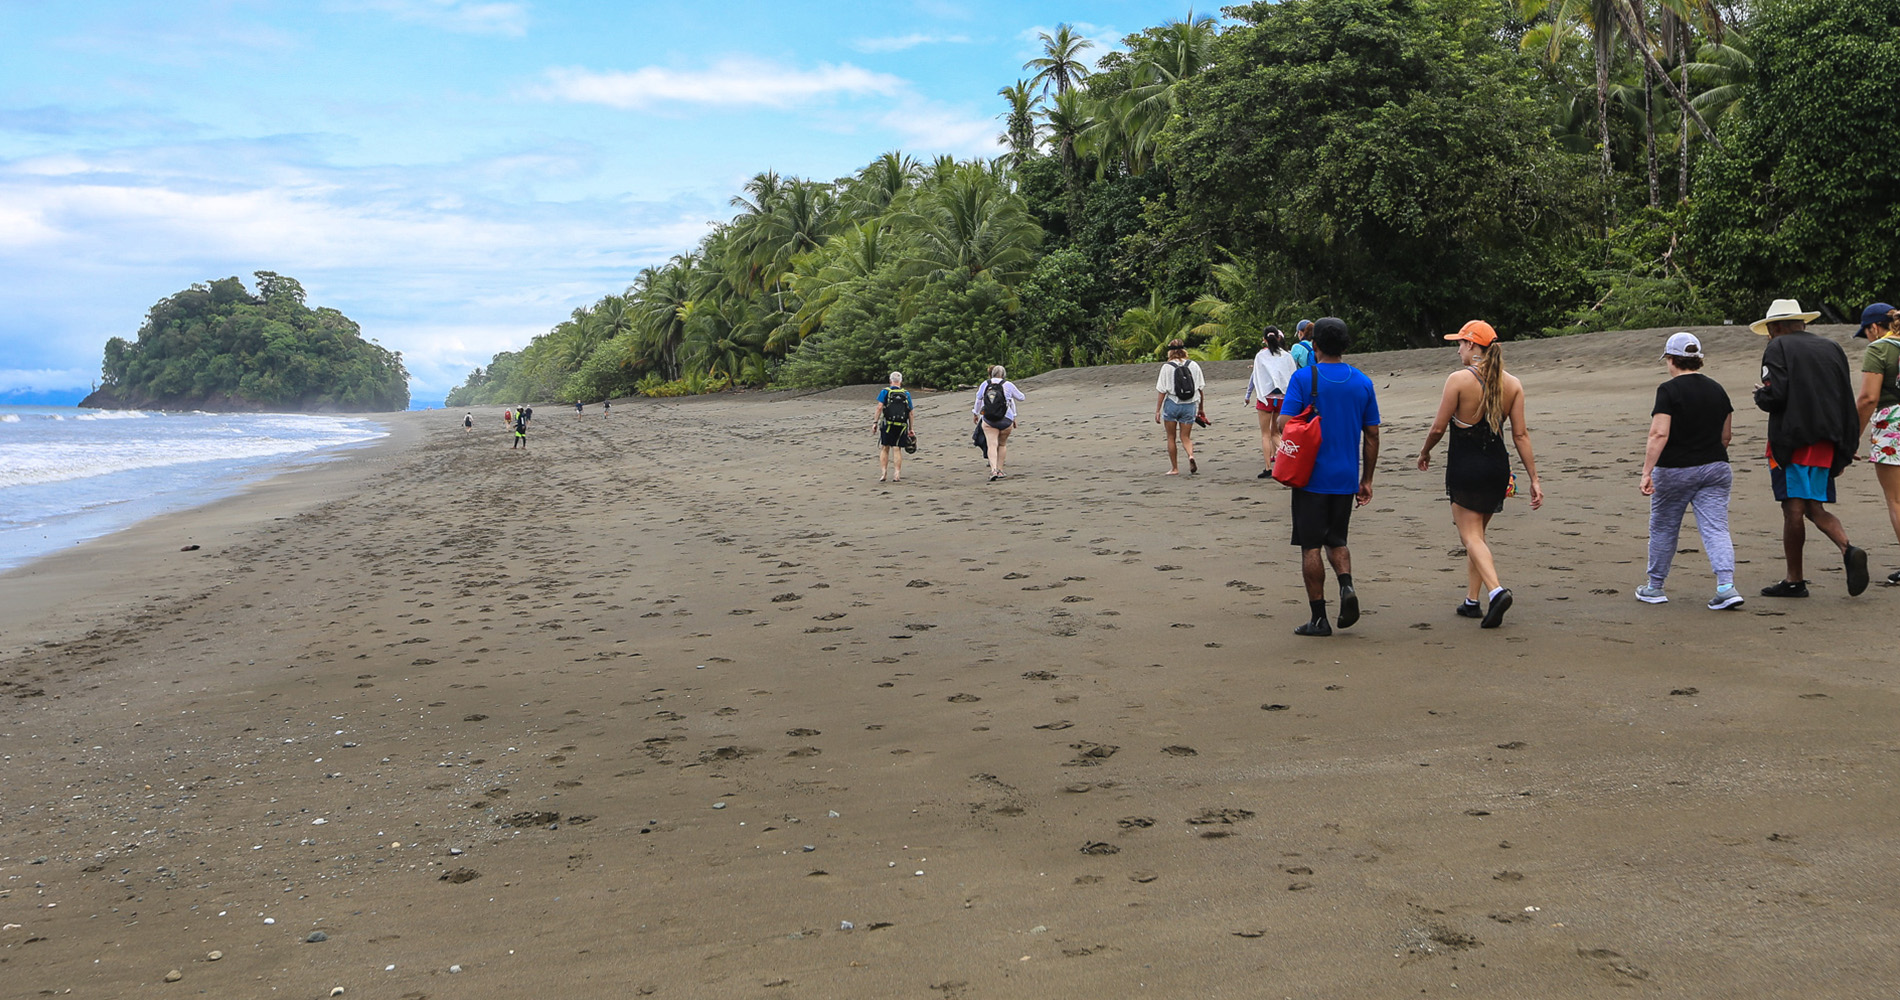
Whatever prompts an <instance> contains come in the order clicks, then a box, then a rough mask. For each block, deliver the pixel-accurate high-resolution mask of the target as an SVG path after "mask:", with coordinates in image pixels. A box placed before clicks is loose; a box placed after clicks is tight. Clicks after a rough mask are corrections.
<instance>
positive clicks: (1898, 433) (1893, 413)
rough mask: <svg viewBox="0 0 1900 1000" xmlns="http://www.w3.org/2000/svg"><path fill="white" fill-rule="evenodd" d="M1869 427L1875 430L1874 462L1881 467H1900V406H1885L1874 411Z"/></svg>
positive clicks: (1873, 436) (1873, 434) (1873, 435)
mask: <svg viewBox="0 0 1900 1000" xmlns="http://www.w3.org/2000/svg"><path fill="white" fill-rule="evenodd" d="M1869 426H1870V427H1871V428H1872V429H1873V433H1872V438H1873V460H1874V462H1875V463H1876V464H1879V465H1900V405H1896V406H1883V407H1881V408H1880V409H1878V410H1875V411H1874V418H1873V420H1872V421H1870V423H1869Z"/></svg>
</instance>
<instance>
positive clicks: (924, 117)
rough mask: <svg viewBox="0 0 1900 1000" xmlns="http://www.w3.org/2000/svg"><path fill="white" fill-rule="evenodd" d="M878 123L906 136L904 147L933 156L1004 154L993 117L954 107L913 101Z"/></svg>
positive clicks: (890, 112) (909, 101)
mask: <svg viewBox="0 0 1900 1000" xmlns="http://www.w3.org/2000/svg"><path fill="white" fill-rule="evenodd" d="M879 123H880V124H882V125H883V126H884V127H885V128H888V129H891V130H892V131H895V132H897V133H899V134H900V135H902V136H903V137H904V145H905V148H908V149H919V150H925V151H927V152H928V153H929V154H930V155H932V156H934V155H936V154H938V153H953V154H955V155H957V156H958V157H972V156H981V157H991V156H996V155H997V154H999V153H1001V152H1002V151H1003V147H1002V144H1001V143H999V142H998V141H997V138H996V137H997V135H998V134H999V133H1000V132H1001V131H1002V126H1001V125H1000V124H999V123H998V122H997V121H996V119H994V118H978V117H971V116H970V115H967V114H965V113H963V112H961V111H958V110H957V109H955V108H950V107H945V106H943V105H940V104H933V103H931V102H929V101H924V100H920V99H912V100H907V101H904V102H903V103H901V104H899V105H898V106H897V107H895V108H893V109H891V110H890V111H889V112H887V113H886V114H885V115H884V116H883V117H882V118H880V119H879Z"/></svg>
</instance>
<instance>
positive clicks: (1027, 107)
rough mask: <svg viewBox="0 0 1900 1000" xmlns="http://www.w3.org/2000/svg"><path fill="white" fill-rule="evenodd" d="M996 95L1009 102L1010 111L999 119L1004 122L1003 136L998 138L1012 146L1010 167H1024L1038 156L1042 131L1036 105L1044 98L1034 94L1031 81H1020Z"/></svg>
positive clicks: (999, 140)
mask: <svg viewBox="0 0 1900 1000" xmlns="http://www.w3.org/2000/svg"><path fill="white" fill-rule="evenodd" d="M996 93H997V95H998V96H1000V97H1002V98H1003V99H1004V100H1005V101H1008V102H1009V110H1008V111H1005V112H1003V113H1002V114H1001V115H998V116H997V117H999V118H1001V119H1003V134H1001V135H999V136H997V137H996V139H997V141H998V142H1001V143H1003V144H1004V145H1006V146H1008V147H1009V158H1010V165H1011V166H1016V167H1020V166H1022V165H1023V164H1024V163H1026V162H1028V160H1029V158H1030V157H1031V156H1034V155H1035V153H1036V138H1037V132H1038V131H1040V130H1039V129H1038V127H1037V125H1036V105H1038V104H1040V103H1042V98H1041V97H1038V96H1036V95H1035V94H1034V93H1032V92H1031V88H1030V85H1029V82H1028V81H1027V80H1017V81H1016V82H1015V83H1014V84H1013V85H1011V86H1008V87H1004V88H1003V89H1001V90H998V91H997V92H996Z"/></svg>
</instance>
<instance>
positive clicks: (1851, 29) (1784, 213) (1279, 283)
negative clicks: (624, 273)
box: [449, 0, 1900, 406]
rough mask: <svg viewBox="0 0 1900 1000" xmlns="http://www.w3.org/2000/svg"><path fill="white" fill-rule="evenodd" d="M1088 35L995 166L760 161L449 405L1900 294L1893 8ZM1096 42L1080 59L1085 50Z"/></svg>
mask: <svg viewBox="0 0 1900 1000" xmlns="http://www.w3.org/2000/svg"><path fill="white" fill-rule="evenodd" d="M1224 15H1225V17H1224V18H1223V19H1220V20H1217V19H1215V18H1212V17H1208V16H1197V15H1193V14H1190V15H1189V16H1188V18H1187V19H1185V20H1178V21H1171V22H1169V23H1167V24H1162V25H1158V26H1156V27H1152V28H1148V29H1146V30H1143V31H1141V32H1138V33H1136V34H1133V35H1129V36H1127V37H1126V38H1123V39H1121V40H1120V44H1119V46H1118V47H1117V48H1115V49H1113V50H1111V51H1104V50H1103V49H1102V47H1101V46H1100V45H1099V44H1098V43H1097V42H1095V41H1092V40H1090V39H1086V38H1083V37H1080V36H1079V35H1077V34H1076V33H1075V32H1074V31H1073V30H1071V29H1070V28H1068V27H1066V26H1063V27H1058V29H1057V30H1056V31H1055V32H1053V33H1050V34H1045V35H1043V36H1042V44H1043V55H1042V56H1041V57H1039V58H1036V59H1033V60H1031V61H1030V62H1029V63H1027V64H1025V65H1024V67H1023V69H1024V72H1025V74H1027V75H1026V78H1024V79H1019V80H1017V81H1015V82H1014V83H1011V84H1010V85H1008V86H1005V87H1003V88H1002V89H1001V90H999V91H998V94H999V96H1000V97H1001V98H1002V101H1003V107H1004V110H1003V112H1002V113H1001V114H1000V115H999V116H998V117H999V119H1000V120H1001V122H1002V131H1001V135H1000V136H999V137H998V139H999V143H1000V144H1001V145H1002V147H1003V148H1004V149H1005V150H1006V152H1005V153H1004V154H1003V155H1002V156H1000V157H999V158H997V159H996V160H994V161H989V162H982V161H973V162H956V161H954V160H953V159H950V158H939V159H936V160H934V161H930V162H924V161H920V160H918V159H916V158H913V157H911V156H907V155H905V154H903V153H901V152H892V153H887V154H885V155H883V156H881V157H879V158H878V159H877V160H875V161H874V162H872V163H870V164H868V165H866V166H865V167H864V168H863V169H861V170H859V171H858V172H857V173H856V174H854V175H853V176H850V177H845V178H841V179H837V180H833V181H819V180H808V179H803V178H798V177H782V176H780V175H778V174H776V173H771V172H767V173H762V174H759V175H757V176H756V177H754V178H753V179H752V181H751V182H750V183H748V184H747V185H746V188H745V191H744V193H743V194H741V195H740V196H738V197H735V198H734V199H733V200H732V204H733V206H734V207H735V208H736V209H737V210H738V211H737V214H736V215H735V216H734V217H733V218H732V219H731V220H730V221H729V222H727V223H725V224H722V225H718V226H715V227H714V228H713V230H712V231H711V232H710V233H708V234H707V235H706V237H705V238H704V239H703V240H702V241H701V242H700V244H699V246H698V247H697V248H696V249H694V250H692V251H691V252H688V253H683V254H681V255H679V256H676V257H674V258H673V259H672V260H670V261H668V262H667V263H665V264H662V265H658V266H655V267H650V268H647V269H645V270H643V271H641V272H640V273H639V275H638V276H637V277H636V278H635V279H634V282H633V284H632V285H631V286H629V287H628V288H627V289H626V290H625V291H624V292H622V293H619V294H614V295H608V296H605V297H604V298H602V299H601V300H600V301H598V302H596V303H595V304H594V305H592V306H589V307H586V308H582V309H577V310H575V311H574V313H573V315H572V316H571V317H569V318H568V319H567V320H565V321H563V322H561V323H560V324H559V325H557V326H556V327H554V329H553V330H551V331H550V332H548V333H547V334H545V335H543V336H540V337H537V338H536V339H535V340H534V342H533V343H531V344H530V345H528V346H527V347H526V348H525V349H523V350H521V351H513V352H505V353H502V354H498V355H496V356H495V358H494V360H493V362H492V363H491V364H489V365H488V366H487V367H485V368H480V369H476V370H475V371H474V372H473V373H471V374H470V376H469V379H468V381H467V383H466V384H464V385H462V386H460V387H459V388H457V389H456V390H455V391H454V392H453V393H451V394H450V396H449V404H450V405H457V406H459V405H466V404H473V403H480V402H517V401H522V400H539V399H558V400H576V399H579V400H591V399H599V398H603V397H610V396H617V395H624V394H628V393H631V392H636V391H637V392H642V393H646V394H648V395H678V394H684V393H694V392H704V391H710V390H716V389H722V388H727V387H731V386H740V385H750V386H765V385H779V386H826V385H838V384H846V383H858V382H874V381H882V379H883V375H884V373H885V372H886V371H888V370H890V369H892V368H898V369H902V370H904V371H905V372H906V374H907V376H908V377H909V378H910V379H911V380H912V382H913V383H914V384H918V385H923V386H949V385H954V384H959V383H966V382H970V381H972V380H974V379H976V378H978V377H980V374H981V372H982V371H983V369H984V368H985V367H986V366H988V365H990V364H993V363H999V362H1000V363H1004V364H1007V365H1009V366H1010V368H1011V370H1012V373H1013V374H1017V375H1029V374H1033V373H1035V372H1037V371H1042V370H1045V369H1048V368H1051V367H1057V366H1066V365H1086V364H1098V363H1105V362H1120V361H1133V360H1140V359H1148V358H1153V357H1156V356H1158V355H1157V352H1158V351H1159V349H1160V348H1161V346H1162V345H1163V344H1165V343H1166V342H1167V341H1168V340H1169V339H1171V338H1174V337H1185V338H1187V339H1188V341H1189V342H1190V344H1191V345H1193V347H1194V354H1195V356H1196V357H1200V358H1202V359H1219V358H1225V357H1242V356H1246V355H1247V354H1249V353H1251V351H1252V347H1253V345H1254V344H1255V343H1257V340H1258V335H1259V330H1260V328H1261V327H1262V326H1263V325H1265V324H1267V323H1276V324H1279V325H1281V326H1283V327H1287V328H1290V327H1291V325H1292V324H1293V322H1294V321H1295V320H1297V319H1299V318H1300V317H1301V316H1314V315H1319V314H1328V313H1330V314H1334V315H1339V316H1342V317H1345V318H1346V319H1347V320H1348V321H1350V322H1351V323H1352V325H1353V327H1354V330H1355V332H1356V335H1357V338H1358V345H1359V349H1362V350H1363V349H1375V348H1386V347H1403V346H1416V345H1422V344H1428V343H1432V342H1434V341H1435V339H1436V338H1437V337H1438V336H1439V335H1441V334H1443V333H1445V332H1448V331H1451V330H1455V329H1457V328H1458V327H1459V326H1460V325H1461V324H1463V323H1464V322H1465V321H1466V320H1468V319H1471V318H1474V317H1482V318H1485V319H1488V320H1490V321H1492V322H1493V323H1494V324H1496V325H1497V326H1498V327H1499V329H1500V330H1502V331H1505V333H1506V336H1513V337H1525V336H1540V335H1554V334H1558V333H1568V332H1579V331H1584V330H1599V329H1627V328H1637V327H1651V326H1663V325H1691V324H1699V323H1710V322H1721V321H1722V320H1723V319H1737V320H1745V319H1748V318H1751V317H1753V316H1755V315H1759V312H1758V310H1759V309H1760V308H1761V307H1762V306H1764V305H1765V304H1766V303H1767V301H1768V300H1769V299H1771V298H1778V297H1787V296H1793V297H1798V298H1800V299H1801V300H1802V302H1803V303H1807V304H1809V305H1810V307H1811V308H1819V309H1821V310H1823V311H1824V312H1825V313H1826V314H1827V316H1828V318H1829V319H1832V320H1835V321H1843V320H1845V319H1847V318H1850V317H1853V316H1856V315H1857V314H1858V311H1859V308H1860V307H1861V306H1862V305H1864V304H1865V303H1866V302H1868V301H1871V300H1872V299H1874V298H1877V297H1881V296H1885V297H1887V298H1889V299H1891V298H1892V297H1893V295H1895V294H1896V293H1900V287H1897V286H1900V240H1895V239H1894V238H1893V235H1892V234H1893V233H1895V232H1896V231H1900V225H1897V224H1900V157H1896V156H1894V155H1893V153H1892V152H1891V149H1890V147H1891V145H1892V144H1891V142H1890V141H1889V140H1888V139H1886V138H1884V137H1885V136H1886V135H1887V134H1888V132H1889V129H1890V120H1891V117H1892V115H1893V111H1894V108H1895V107H1900V85H1897V84H1896V81H1897V80H1900V74H1896V73H1895V72H1894V69H1893V67H1895V66H1900V59H1897V58H1896V57H1900V51H1897V50H1900V41H1897V40H1900V0H1746V2H1745V0H1733V2H1723V0H1653V2H1651V0H1281V2H1277V3H1255V4H1251V5H1246V6H1238V7H1229V8H1226V10H1225V11H1224ZM1098 55H1099V58H1095V57H1096V56H1098Z"/></svg>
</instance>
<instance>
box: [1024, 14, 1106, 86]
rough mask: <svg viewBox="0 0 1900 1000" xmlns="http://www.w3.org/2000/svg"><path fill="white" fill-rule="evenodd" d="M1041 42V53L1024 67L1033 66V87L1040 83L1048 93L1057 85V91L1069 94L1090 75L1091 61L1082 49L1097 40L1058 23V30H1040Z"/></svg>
mask: <svg viewBox="0 0 1900 1000" xmlns="http://www.w3.org/2000/svg"><path fill="white" fill-rule="evenodd" d="M1036 37H1037V39H1038V40H1040V41H1041V42H1042V55H1040V56H1038V57H1036V58H1034V59H1031V60H1029V61H1028V62H1026V63H1023V68H1024V69H1033V70H1035V71H1036V75H1035V76H1033V77H1030V79H1029V84H1030V86H1032V87H1041V88H1042V92H1043V93H1044V94H1047V93H1048V92H1049V88H1051V87H1054V88H1055V91H1056V93H1057V94H1066V93H1068V92H1069V91H1070V90H1073V89H1074V88H1075V85H1076V84H1078V83H1081V82H1082V81H1083V80H1086V79H1088V77H1089V67H1088V64H1087V63H1085V62H1083V61H1082V59H1081V56H1082V53H1083V52H1086V51H1088V50H1089V49H1092V48H1094V47H1095V43H1094V42H1091V41H1089V40H1088V39H1086V38H1083V37H1082V36H1081V35H1078V34H1076V33H1075V29H1073V28H1071V27H1069V26H1068V25H1067V24H1058V25H1056V33H1055V34H1053V35H1051V34H1050V33H1048V32H1046V31H1042V32H1037V34H1036Z"/></svg>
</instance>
